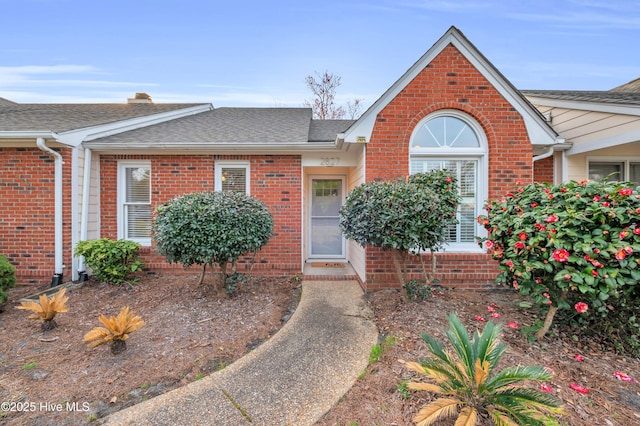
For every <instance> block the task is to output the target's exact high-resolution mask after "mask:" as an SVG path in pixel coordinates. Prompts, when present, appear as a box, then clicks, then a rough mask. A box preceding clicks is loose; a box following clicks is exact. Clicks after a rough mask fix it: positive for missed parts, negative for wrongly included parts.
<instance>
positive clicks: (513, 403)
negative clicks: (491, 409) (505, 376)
mask: <svg viewBox="0 0 640 426" xmlns="http://www.w3.org/2000/svg"><path fill="white" fill-rule="evenodd" d="M487 402H488V403H489V404H491V405H494V406H496V407H506V408H511V409H515V408H516V407H526V408H527V409H531V408H534V409H536V410H541V411H545V412H548V413H554V414H562V413H563V410H562V402H561V401H560V400H559V399H558V398H556V397H555V396H554V395H552V394H549V393H547V392H543V391H540V390H538V389H533V388H527V387H524V386H509V387H507V388H503V389H502V390H500V391H497V392H495V393H493V394H492V395H491V397H490V398H488V399H487Z"/></svg>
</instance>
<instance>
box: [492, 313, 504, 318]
mask: <svg viewBox="0 0 640 426" xmlns="http://www.w3.org/2000/svg"><path fill="white" fill-rule="evenodd" d="M501 316H502V315H500V314H499V313H498V312H491V318H500V317H501Z"/></svg>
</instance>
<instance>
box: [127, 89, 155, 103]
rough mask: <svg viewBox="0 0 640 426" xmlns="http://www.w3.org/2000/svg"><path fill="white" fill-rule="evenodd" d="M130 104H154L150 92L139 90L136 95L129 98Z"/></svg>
mask: <svg viewBox="0 0 640 426" xmlns="http://www.w3.org/2000/svg"><path fill="white" fill-rule="evenodd" d="M127 103H128V104H152V103H153V101H152V100H151V96H149V94H148V93H144V92H137V93H136V95H135V97H133V98H128V99H127Z"/></svg>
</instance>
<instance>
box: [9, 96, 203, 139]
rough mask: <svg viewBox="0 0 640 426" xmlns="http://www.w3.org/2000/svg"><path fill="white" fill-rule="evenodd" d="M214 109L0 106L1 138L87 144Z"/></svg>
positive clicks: (198, 106)
mask: <svg viewBox="0 0 640 426" xmlns="http://www.w3.org/2000/svg"><path fill="white" fill-rule="evenodd" d="M211 108H213V107H212V106H211V104H153V103H127V104H18V103H13V102H10V101H9V103H2V104H0V139H33V138H37V137H42V138H48V139H53V140H56V141H58V142H60V143H63V144H66V145H69V146H77V145H79V144H80V143H82V142H83V141H86V140H91V139H92V138H97V137H103V136H107V135H111V134H115V133H118V132H122V131H127V130H131V129H135V128H138V127H141V126H148V125H151V124H155V123H158V122H162V121H166V120H172V119H175V118H178V117H184V116H187V115H191V114H197V113H200V112H203V111H207V110H210V109H211Z"/></svg>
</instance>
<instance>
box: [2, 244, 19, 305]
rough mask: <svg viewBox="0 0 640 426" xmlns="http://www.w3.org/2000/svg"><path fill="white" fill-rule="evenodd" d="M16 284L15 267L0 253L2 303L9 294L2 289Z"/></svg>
mask: <svg viewBox="0 0 640 426" xmlns="http://www.w3.org/2000/svg"><path fill="white" fill-rule="evenodd" d="M15 285H16V268H15V267H14V266H13V265H12V264H11V263H9V261H8V260H7V258H6V257H4V256H3V255H1V254H0V303H4V302H5V301H6V300H7V298H8V297H9V295H8V294H7V293H5V291H4V290H6V289H9V288H12V287H13V286H15Z"/></svg>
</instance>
